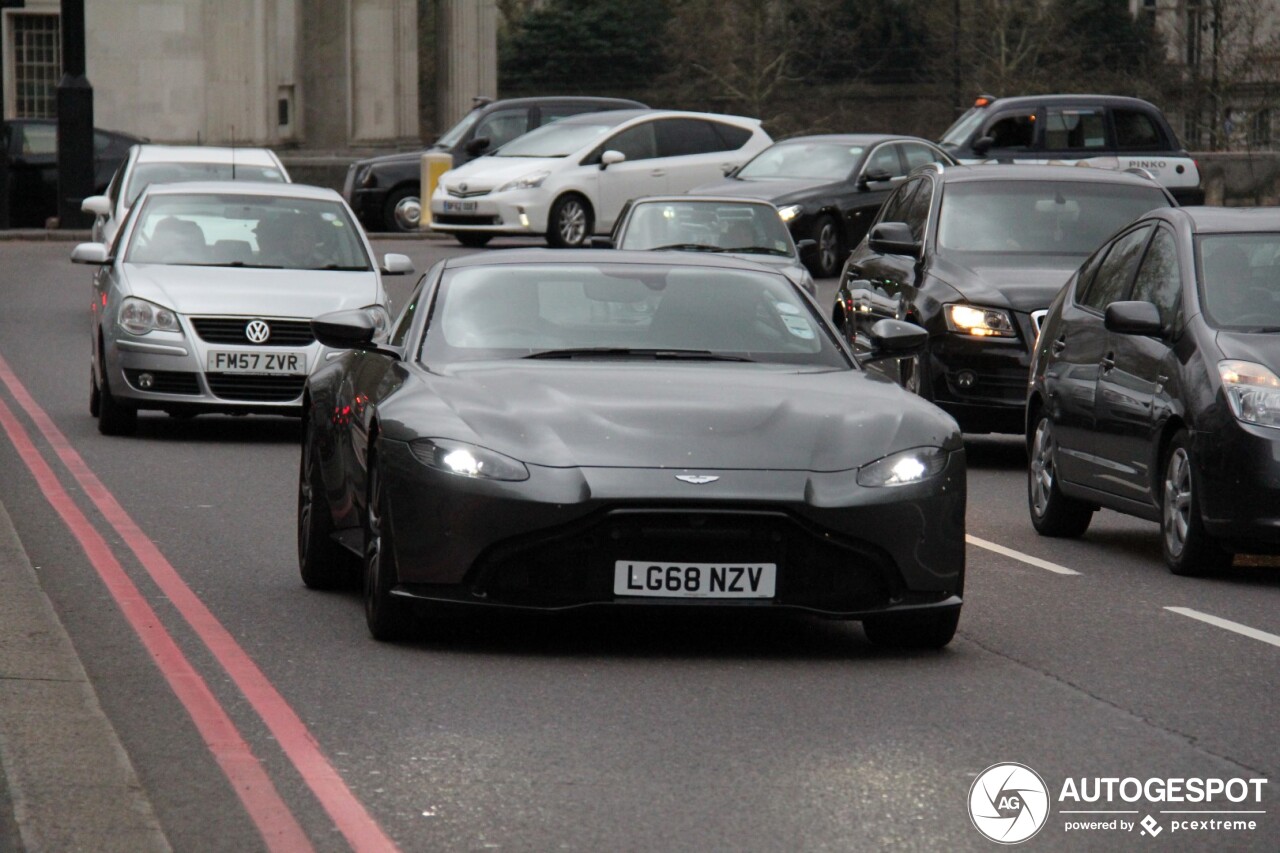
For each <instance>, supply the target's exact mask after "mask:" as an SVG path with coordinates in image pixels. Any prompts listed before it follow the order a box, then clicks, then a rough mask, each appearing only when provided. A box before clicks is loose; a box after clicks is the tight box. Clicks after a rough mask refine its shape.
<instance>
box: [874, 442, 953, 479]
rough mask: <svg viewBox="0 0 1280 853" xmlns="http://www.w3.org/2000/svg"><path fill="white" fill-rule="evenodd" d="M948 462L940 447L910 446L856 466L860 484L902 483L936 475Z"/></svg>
mask: <svg viewBox="0 0 1280 853" xmlns="http://www.w3.org/2000/svg"><path fill="white" fill-rule="evenodd" d="M946 465H947V451H945V450H943V449H942V448H941V447H913V448H911V449H910V450H903V451H902V452H901V453H893V454H890V455H889V456H885V457H884V458H882V459H877V460H876V461H875V462H872V463H870V464H868V465H863V466H862V467H861V468H859V469H858V485H859V486H905V485H908V484H910V483H919V482H920V481H921V480H927V479H928V478H930V477H932V476H933V475H934V474H937V473H938V472H939V471H941V470H942V469H943V468H945V467H946Z"/></svg>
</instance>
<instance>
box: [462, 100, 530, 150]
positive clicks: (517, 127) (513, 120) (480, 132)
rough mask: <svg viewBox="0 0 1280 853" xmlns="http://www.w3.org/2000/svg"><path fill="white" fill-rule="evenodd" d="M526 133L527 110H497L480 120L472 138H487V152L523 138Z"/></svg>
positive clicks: (527, 125) (527, 127)
mask: <svg viewBox="0 0 1280 853" xmlns="http://www.w3.org/2000/svg"><path fill="white" fill-rule="evenodd" d="M528 131H529V111H528V110H526V109H519V110H498V111H497V112H494V113H491V114H489V115H487V116H485V117H484V118H483V119H481V121H480V124H478V125H477V126H476V132H475V133H474V134H473V135H472V138H473V139H480V138H481V137H485V138H487V139H488V140H489V147H488V149H487V150H488V151H493V150H495V149H496V148H499V147H500V146H503V145H506V144H507V143H508V142H510V141H511V140H513V139H515V138H516V137H517V136H523V135H524V134H525V133H528Z"/></svg>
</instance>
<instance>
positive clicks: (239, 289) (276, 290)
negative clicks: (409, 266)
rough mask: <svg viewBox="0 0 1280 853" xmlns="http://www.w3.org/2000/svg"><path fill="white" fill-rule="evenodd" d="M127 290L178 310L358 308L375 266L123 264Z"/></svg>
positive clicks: (306, 312) (294, 313) (287, 313)
mask: <svg viewBox="0 0 1280 853" xmlns="http://www.w3.org/2000/svg"><path fill="white" fill-rule="evenodd" d="M123 269H124V278H125V280H126V282H127V291H128V294H129V295H130V296H137V297H140V298H142V299H147V300H149V301H151V302H155V303H157V304H159V305H163V306H165V307H166V308H171V309H173V310H174V311H177V312H178V313H179V314H255V315H260V316H264V317H314V316H316V315H318V314H324V313H326V312H329V311H340V310H343V309H346V308H363V307H365V306H366V305H372V304H374V303H375V302H376V301H377V297H378V278H377V273H375V272H329V271H324V270H318V271H306V272H300V271H298V270H254V269H243V268H235V267H184V266H169V265H160V264H124V268H123Z"/></svg>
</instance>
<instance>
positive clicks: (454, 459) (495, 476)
mask: <svg viewBox="0 0 1280 853" xmlns="http://www.w3.org/2000/svg"><path fill="white" fill-rule="evenodd" d="M409 449H410V450H412V451H413V455H414V456H416V457H418V460H419V461H420V462H422V463H423V464H425V465H427V466H428V467H431V468H435V469H436V470H438V471H444V472H446V473H449V474H457V475H458V476H461V477H476V478H478V479H482V480H510V481H515V480H527V479H529V469H528V468H526V467H525V465H524V463H523V462H520V461H519V460H516V459H512V458H511V457H510V456H505V455H503V454H501V453H498V452H497V451H495V450H489V449H488V448H487V447H477V446H476V445H474V444H466V443H464V442H461V441H451V440H449V439H447V438H419V439H417V440H415V441H411V442H410V443H409Z"/></svg>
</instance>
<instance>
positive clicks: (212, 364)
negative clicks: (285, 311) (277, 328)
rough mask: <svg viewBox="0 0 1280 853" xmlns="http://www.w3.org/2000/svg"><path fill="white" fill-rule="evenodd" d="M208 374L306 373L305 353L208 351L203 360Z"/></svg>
mask: <svg viewBox="0 0 1280 853" xmlns="http://www.w3.org/2000/svg"><path fill="white" fill-rule="evenodd" d="M205 369H206V370H208V371H209V372H210V373H271V374H281V375H287V374H296V373H306V372H307V354H306V353H305V352H243V351H240V352H229V351H227V350H210V351H209V354H208V356H207V358H206V360H205Z"/></svg>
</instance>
